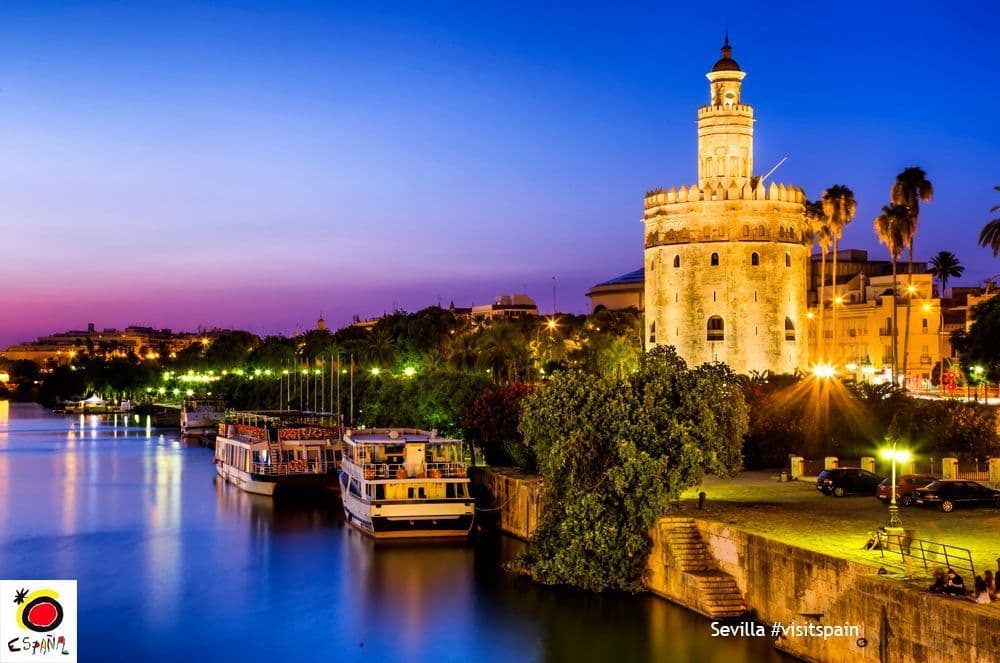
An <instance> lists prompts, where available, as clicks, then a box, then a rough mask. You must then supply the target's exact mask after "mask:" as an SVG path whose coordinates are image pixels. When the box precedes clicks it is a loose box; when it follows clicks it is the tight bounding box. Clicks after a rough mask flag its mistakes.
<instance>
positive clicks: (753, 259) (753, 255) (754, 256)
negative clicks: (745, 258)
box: [750, 251, 760, 267]
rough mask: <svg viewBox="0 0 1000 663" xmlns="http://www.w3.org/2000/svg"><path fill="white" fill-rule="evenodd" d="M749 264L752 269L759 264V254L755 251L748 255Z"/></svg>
mask: <svg viewBox="0 0 1000 663" xmlns="http://www.w3.org/2000/svg"><path fill="white" fill-rule="evenodd" d="M750 264H751V265H753V266H754V267H756V266H757V265H759V264H760V254H759V253H757V252H756V251H754V252H753V253H751V254H750Z"/></svg>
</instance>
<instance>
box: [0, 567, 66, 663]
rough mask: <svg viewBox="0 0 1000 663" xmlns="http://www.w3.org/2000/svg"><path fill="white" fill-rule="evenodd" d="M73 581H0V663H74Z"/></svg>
mask: <svg viewBox="0 0 1000 663" xmlns="http://www.w3.org/2000/svg"><path fill="white" fill-rule="evenodd" d="M76 621H77V609H76V580H0V663H21V662H22V661H35V662H36V663H56V662H59V663H76V657H77V644H78V640H77V633H76V626H77V623H76Z"/></svg>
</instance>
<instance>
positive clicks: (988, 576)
mask: <svg viewBox="0 0 1000 663" xmlns="http://www.w3.org/2000/svg"><path fill="white" fill-rule="evenodd" d="M983 580H985V581H986V591H987V592H989V594H990V599H991V600H994V601H995V600H996V598H997V581H996V578H994V577H993V572H992V571H987V572H986V573H984V574H983Z"/></svg>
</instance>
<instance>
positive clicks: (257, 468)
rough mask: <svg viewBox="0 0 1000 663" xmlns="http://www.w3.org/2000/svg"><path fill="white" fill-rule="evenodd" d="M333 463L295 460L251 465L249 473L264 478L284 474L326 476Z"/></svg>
mask: <svg viewBox="0 0 1000 663" xmlns="http://www.w3.org/2000/svg"><path fill="white" fill-rule="evenodd" d="M331 466H333V463H330V462H328V461H326V460H318V461H316V460H310V461H305V460H297V461H289V462H284V463H253V465H252V466H251V468H252V469H251V472H252V473H253V474H263V475H266V476H279V475H285V474H326V473H327V472H329V469H330V467H331Z"/></svg>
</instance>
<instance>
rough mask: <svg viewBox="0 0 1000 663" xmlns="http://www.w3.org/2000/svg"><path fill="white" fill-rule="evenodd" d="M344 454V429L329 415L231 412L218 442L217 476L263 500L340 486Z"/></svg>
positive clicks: (217, 438) (217, 439)
mask: <svg viewBox="0 0 1000 663" xmlns="http://www.w3.org/2000/svg"><path fill="white" fill-rule="evenodd" d="M340 454H341V443H340V427H339V425H337V422H336V420H335V418H334V417H332V416H329V415H325V416H324V415H316V414H306V413H302V412H294V411H268V412H232V413H230V414H228V415H227V416H226V419H225V421H223V422H222V423H220V424H219V425H218V434H217V435H216V437H215V469H216V472H217V473H218V475H219V476H220V477H222V478H223V479H225V480H226V481H228V482H230V483H232V484H234V485H236V486H239V487H240V488H241V489H243V490H245V491H247V492H250V493H257V494H260V495H273V494H274V493H275V492H276V491H278V490H286V489H296V488H298V489H301V488H323V487H333V486H336V485H337V471H338V468H339V466H340Z"/></svg>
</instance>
